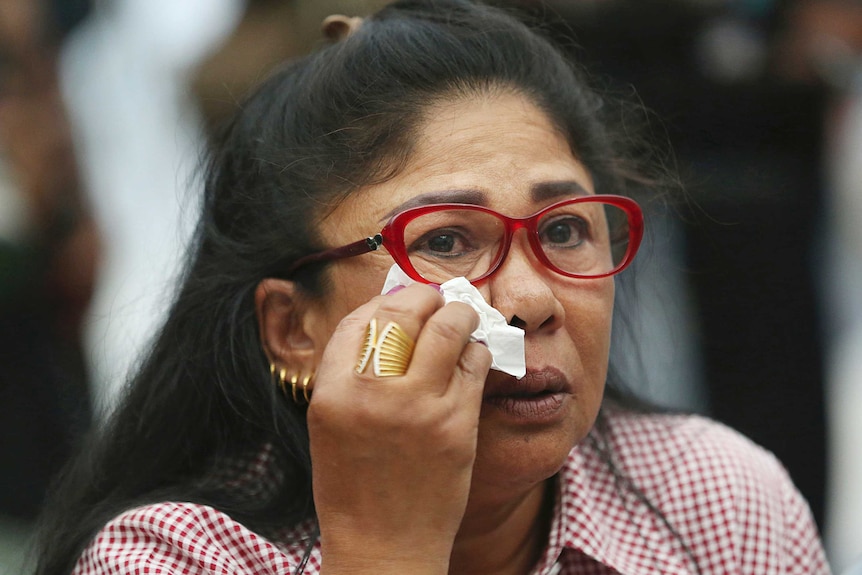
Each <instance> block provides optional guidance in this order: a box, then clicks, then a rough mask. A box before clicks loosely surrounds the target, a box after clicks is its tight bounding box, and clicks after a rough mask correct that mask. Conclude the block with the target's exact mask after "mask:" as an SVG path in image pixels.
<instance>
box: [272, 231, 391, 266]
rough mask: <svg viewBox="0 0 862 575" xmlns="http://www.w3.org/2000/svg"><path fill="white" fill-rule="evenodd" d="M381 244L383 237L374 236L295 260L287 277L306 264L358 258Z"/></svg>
mask: <svg viewBox="0 0 862 575" xmlns="http://www.w3.org/2000/svg"><path fill="white" fill-rule="evenodd" d="M382 244H383V236H382V235H380V234H375V235H373V236H371V237H367V238H365V239H362V240H359V241H356V242H353V243H352V244H347V245H346V246H341V247H340V248H333V249H331V250H325V251H322V252H317V253H316V254H309V255H307V256H305V257H302V258H299V259H298V260H296V261H295V262H294V264H293V265H292V266H291V267H290V269H289V270H288V271H287V276H291V275H293V274H294V273H295V272H296V271H297V270H298V269H300V268H301V267H303V266H306V265H308V264H313V263H315V262H322V261H332V260H341V259H344V258H352V257H353V256H360V255H362V254H367V253H368V252H373V251H375V250H376V249H378V248H379V247H380V246H381V245H382Z"/></svg>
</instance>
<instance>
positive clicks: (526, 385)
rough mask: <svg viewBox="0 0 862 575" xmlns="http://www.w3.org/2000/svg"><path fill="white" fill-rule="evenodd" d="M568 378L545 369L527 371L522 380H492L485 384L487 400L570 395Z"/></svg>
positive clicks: (550, 368) (509, 378) (553, 370)
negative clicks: (558, 394)
mask: <svg viewBox="0 0 862 575" xmlns="http://www.w3.org/2000/svg"><path fill="white" fill-rule="evenodd" d="M570 388H571V386H570V385H569V382H568V380H567V379H566V376H564V375H563V373H562V372H561V371H560V370H558V369H556V368H554V367H545V368H543V369H537V370H527V374H526V375H525V376H524V377H523V378H521V379H515V378H514V377H506V378H502V379H491V380H489V381H488V382H487V383H486V384H485V392H484V398H485V399H494V398H500V397H522V398H526V397H531V396H538V395H549V394H555V393H570V392H571V389H570Z"/></svg>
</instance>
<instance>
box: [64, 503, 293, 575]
mask: <svg viewBox="0 0 862 575" xmlns="http://www.w3.org/2000/svg"><path fill="white" fill-rule="evenodd" d="M296 534H297V535H299V533H298V532H297V533H296ZM297 562H298V558H297V557H295V556H294V555H293V554H292V553H290V551H289V549H287V548H282V547H280V546H278V545H276V544H275V543H273V542H271V541H269V540H268V539H266V538H264V537H263V536H261V535H259V534H257V533H254V532H253V531H251V530H249V529H248V528H246V527H245V526H243V525H242V524H240V523H238V522H237V521H235V520H233V519H232V518H231V517H230V516H228V515H227V514H225V513H223V512H220V511H218V510H216V509H214V508H212V507H208V506H205V505H198V504H193V503H173V502H166V503H156V504H152V505H146V506H143V507H138V508H135V509H130V510H128V511H125V512H124V513H122V514H120V515H118V516H117V517H115V518H114V519H112V520H111V521H109V522H108V523H107V524H106V525H105V526H104V527H103V528H102V529H101V531H99V532H98V533H97V534H96V536H95V537H94V538H93V540H92V541H91V542H90V544H89V545H88V547H87V548H86V549H85V550H84V553H83V554H82V555H81V557H80V559H79V560H78V563H77V565H76V567H75V571H74V575H98V574H103V573H104V574H107V573H112V574H114V573H141V574H168V573H170V574H172V575H173V574H187V573H188V574H190V573H195V574H199V573H219V574H221V573H235V574H246V573H248V574H262V575H270V574H271V575H276V574H281V573H287V572H290V567H291V565H295V564H296V563H297Z"/></svg>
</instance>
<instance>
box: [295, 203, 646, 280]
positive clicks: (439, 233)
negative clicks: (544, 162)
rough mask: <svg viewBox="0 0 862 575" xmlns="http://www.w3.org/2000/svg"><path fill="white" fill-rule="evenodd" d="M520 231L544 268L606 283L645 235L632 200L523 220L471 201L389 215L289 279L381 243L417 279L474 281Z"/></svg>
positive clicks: (553, 210)
mask: <svg viewBox="0 0 862 575" xmlns="http://www.w3.org/2000/svg"><path fill="white" fill-rule="evenodd" d="M520 229H524V230H525V231H526V232H527V238H528V239H529V243H530V246H531V247H532V249H533V253H534V254H535V256H536V259H538V260H539V261H540V262H542V264H544V265H545V266H547V267H548V268H549V269H551V270H553V271H555V272H557V273H558V274H561V275H564V276H566V277H571V278H603V277H607V276H610V275H613V274H616V273H618V272H620V271H622V270H623V269H625V268H626V267H627V266H628V265H629V264H630V263H631V261H632V259H633V258H634V256H635V253H637V250H638V247H639V246H640V243H641V239H642V238H643V213H642V212H641V209H640V207H639V206H638V204H637V202H635V201H634V200H632V199H630V198H626V197H623V196H614V195H591V196H578V197H576V198H570V199H567V200H563V201H560V202H556V203H554V204H551V205H550V206H547V207H544V208H542V209H541V210H539V211H538V212H536V213H535V214H533V215H531V216H527V217H525V218H510V217H508V216H504V215H503V214H499V213H497V212H495V211H494V210H491V209H488V208H486V207H483V206H477V205H473V204H432V205H428V206H420V207H417V208H411V209H408V210H405V211H403V212H400V213H398V214H396V215H395V216H393V217H392V219H390V220H389V222H388V223H387V224H386V225H385V226H384V227H383V229H382V230H380V233H379V234H376V235H374V236H372V237H369V238H365V239H362V240H359V241H357V242H353V243H351V244H347V245H345V246H341V247H338V248H333V249H329V250H325V251H322V252H318V253H314V254H311V255H308V256H305V257H303V258H300V259H299V260H297V261H296V262H295V263H294V265H293V266H292V267H291V268H290V270H289V272H288V275H291V274H293V273H294V272H296V271H297V270H298V269H299V268H301V267H303V266H305V265H307V264H310V263H314V262H322V261H331V260H338V259H343V258H349V257H353V256H358V255H361V254H365V253H368V252H371V251H374V250H376V249H378V248H379V247H380V246H381V245H383V246H384V247H385V248H386V250H387V251H388V252H389V254H390V255H391V256H392V258H393V259H394V260H395V262H396V263H397V264H398V265H399V266H400V267H401V269H403V270H404V272H405V273H407V275H408V276H410V277H411V278H412V279H414V280H415V281H418V282H422V283H436V284H441V283H443V282H445V281H447V280H450V279H452V278H455V277H460V276H463V277H466V278H467V279H468V280H469V281H470V282H471V283H474V284H475V283H478V282H481V281H482V280H485V279H487V278H488V277H490V276H491V275H492V274H493V273H494V272H495V271H496V270H497V269H498V268H499V267H500V264H501V263H502V262H503V261H504V260H505V259H506V255H507V254H508V253H509V247H510V246H511V244H512V236H513V234H514V233H515V232H516V231H518V230H520Z"/></svg>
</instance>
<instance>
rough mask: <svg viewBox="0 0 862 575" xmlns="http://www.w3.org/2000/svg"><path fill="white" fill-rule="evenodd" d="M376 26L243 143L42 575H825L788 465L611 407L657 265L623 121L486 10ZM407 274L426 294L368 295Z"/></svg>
mask: <svg viewBox="0 0 862 575" xmlns="http://www.w3.org/2000/svg"><path fill="white" fill-rule="evenodd" d="M356 24H357V23H356V22H355V21H351V20H347V19H343V20H341V19H336V20H333V21H330V22H329V23H328V24H327V31H328V32H329V33H330V35H334V36H346V37H345V38H342V39H341V40H340V41H338V42H336V43H334V44H333V45H331V46H328V47H326V48H325V49H323V50H321V51H320V52H319V53H317V54H315V55H312V56H310V57H309V58H307V59H305V60H302V61H299V62H296V63H294V64H292V65H290V66H288V67H287V68H285V69H284V70H282V71H280V72H279V73H277V74H276V75H275V76H274V77H273V78H271V79H270V80H269V81H268V82H266V83H265V85H264V86H263V87H262V88H261V89H260V90H259V91H258V92H257V94H255V95H254V96H253V97H252V98H251V99H250V100H249V101H248V102H247V103H246V104H245V105H244V106H243V108H242V109H241V110H240V112H239V113H238V115H237V117H236V118H235V120H234V121H233V123H232V124H231V125H230V126H229V127H228V129H227V130H226V132H225V135H224V137H223V139H222V140H221V142H220V144H219V145H218V147H217V148H216V150H215V152H214V154H213V159H212V162H211V165H210V169H209V174H208V180H207V185H206V197H205V205H204V210H203V216H202V221H201V223H200V227H199V231H198V243H197V245H196V246H195V250H194V252H193V254H192V256H191V263H190V266H189V269H188V272H187V274H186V277H185V280H184V282H183V286H182V288H181V290H180V293H179V295H178V298H177V301H176V303H175V305H174V307H173V310H172V313H171V314H170V317H169V319H168V321H167V323H166V325H165V327H164V329H163V330H162V332H161V334H160V336H159V337H158V339H157V340H156V342H155V345H154V347H153V350H152V352H151V353H150V355H149V357H148V358H147V360H146V361H145V363H144V364H143V366H142V369H141V371H140V373H139V374H138V376H137V377H136V379H135V380H134V382H133V385H132V386H131V387H130V389H129V392H128V394H127V397H126V399H125V401H124V403H123V405H122V406H121V407H120V408H119V410H118V411H117V413H116V414H115V416H114V417H113V418H112V423H111V425H110V427H109V428H108V429H107V430H106V431H105V432H104V434H103V436H102V437H101V438H100V439H99V440H98V441H96V442H95V443H94V445H93V446H92V447H91V448H90V449H89V450H88V451H87V454H86V457H85V458H82V459H81V460H79V461H78V462H77V464H76V466H75V467H74V468H73V469H71V470H70V471H69V473H68V474H67V477H66V478H65V482H64V486H63V488H62V490H61V491H60V492H59V493H58V496H57V497H56V499H55V503H54V505H53V508H52V518H51V519H49V521H48V529H47V535H46V537H45V539H44V541H43V546H42V551H41V553H42V554H43V556H42V563H41V566H40V569H39V572H40V573H67V572H69V571H74V572H75V573H78V574H84V573H88V574H89V573H273V574H275V573H288V572H301V571H303V570H304V571H305V572H307V573H311V572H318V571H320V572H323V573H366V572H368V573H446V572H451V573H504V574H505V573H519V574H525V573H531V572H535V573H576V572H578V573H580V572H587V573H613V572H622V573H647V572H649V573H693V572H699V573H727V572H749V573H778V572H786V571H787V572H790V571H794V570H795V572H804V573H820V572H826V571H827V567H826V565H825V562H824V559H823V554H822V550H821V547H820V544H819V541H818V540H817V535H816V531H815V528H814V526H813V524H812V522H811V519H810V514H809V512H808V510H807V507H806V505H805V503H804V501H802V499H801V497H800V496H799V495H798V493H797V492H796V490H795V489H794V488H793V486H792V484H791V483H790V481H789V479H788V478H787V476H786V474H785V473H784V472H783V469H782V468H781V466H780V465H779V464H778V463H777V462H776V461H775V460H774V458H772V457H771V456H770V455H768V454H766V453H765V452H763V451H762V450H760V449H759V448H757V447H755V446H753V445H751V444H750V443H749V442H747V441H746V440H745V439H743V438H741V437H739V436H738V435H736V434H734V433H732V432H731V431H729V430H727V429H725V428H722V427H720V426H718V425H716V424H713V423H710V422H707V421H705V420H703V419H700V418H694V417H677V416H660V415H650V414H643V413H638V412H635V411H632V410H628V409H625V408H623V407H621V406H620V405H617V404H615V403H613V402H612V401H611V400H610V399H609V398H607V399H603V398H605V394H604V386H605V380H606V379H607V376H608V357H609V352H610V341H611V323H612V316H613V309H614V294H615V286H614V281H615V279H614V277H613V275H614V274H615V273H616V272H618V271H620V270H621V269H622V268H624V267H625V266H626V265H627V263H628V262H629V261H630V259H631V257H632V256H633V255H634V252H635V251H636V250H637V244H638V242H639V240H640V230H639V224H640V210H639V209H638V208H637V205H636V204H635V203H634V202H633V201H631V200H629V199H627V198H623V197H620V195H621V194H627V195H632V194H636V193H639V192H641V191H642V190H641V188H643V187H644V186H643V183H644V182H645V181H646V179H645V178H644V177H643V176H642V175H641V174H642V173H640V172H636V171H633V170H632V169H631V167H632V166H631V162H630V161H629V160H628V159H627V158H626V156H624V155H621V154H623V153H625V151H624V150H623V148H621V147H619V145H618V143H617V142H616V141H615V139H614V138H613V137H612V135H611V132H609V131H608V129H606V127H605V124H604V122H605V116H606V115H608V114H609V110H608V108H606V107H603V106H602V104H601V103H600V102H599V100H598V99H597V98H596V97H595V96H594V95H593V94H592V93H591V92H590V91H589V90H588V88H587V87H586V84H585V83H584V81H583V80H582V79H581V78H580V76H578V75H577V74H576V73H575V72H574V71H573V70H572V69H571V67H570V66H569V65H568V64H567V63H566V61H565V59H564V58H563V57H562V56H561V55H560V54H559V53H558V52H557V51H556V50H555V49H554V48H553V47H552V46H551V45H550V44H549V43H548V42H547V41H545V40H544V39H542V38H541V37H539V36H538V35H536V34H535V33H533V32H531V31H530V30H528V29H527V28H526V27H524V26H523V25H521V24H519V23H518V22H516V21H515V20H513V19H511V18H510V17H508V16H506V15H504V14H502V13H500V12H498V11H496V10H494V9H491V8H488V7H483V6H480V5H474V4H472V3H469V2H463V1H442V0H441V1H404V2H397V3H395V4H393V5H392V6H390V7H388V8H385V9H383V10H382V11H381V12H379V13H378V14H376V15H375V16H374V17H373V18H371V19H369V20H368V21H366V22H364V23H362V24H361V25H359V26H357V25H356ZM611 194H613V195H611ZM521 228H524V229H521ZM381 243H382V248H383V249H376V248H379V247H381ZM506 248H508V249H506ZM393 263H397V264H398V265H399V266H400V267H401V268H403V270H404V271H405V272H406V273H407V274H408V275H409V276H410V277H411V278H412V279H413V280H415V281H416V284H415V285H410V286H408V287H406V288H403V289H393V290H389V293H388V294H387V295H378V294H380V292H381V289H382V286H383V284H384V279H385V277H386V276H387V273H388V271H389V270H390V268H391V266H392V265H393ZM456 276H463V277H466V278H467V279H468V280H471V281H472V282H473V284H474V285H475V287H476V288H477V289H478V291H479V292H480V293H481V295H482V296H483V297H484V299H485V300H487V302H488V303H489V304H491V305H492V306H494V307H495V308H496V309H497V310H499V312H500V313H501V314H502V315H503V316H504V317H505V320H506V322H507V323H508V324H510V325H511V326H515V327H518V328H520V329H522V330H523V332H524V349H525V352H524V361H525V364H526V371H527V373H526V375H525V376H524V377H523V378H522V379H516V378H514V377H512V376H508V375H506V374H504V373H502V372H499V371H496V370H490V371H489V366H490V364H491V357H490V353H489V351H488V349H486V348H485V347H484V346H483V345H482V344H481V343H479V342H475V341H473V340H472V339H471V333H472V332H473V331H474V330H475V329H476V327H477V325H479V318H478V315H477V313H476V311H474V309H473V308H472V307H471V306H470V305H467V304H464V303H457V302H456V303H450V304H447V305H444V300H443V298H442V297H441V294H440V293H439V292H440V290H441V288H440V287H439V285H438V284H441V283H443V282H444V281H446V280H449V279H450V278H452V277H456ZM428 284H430V285H428ZM392 349H394V350H395V352H394V354H392V355H391V356H386V352H387V351H391V350H392Z"/></svg>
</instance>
